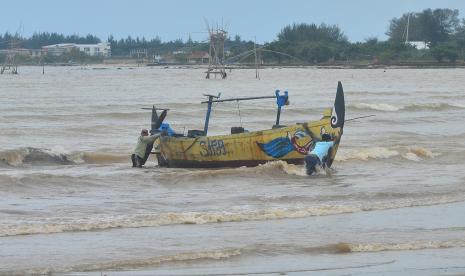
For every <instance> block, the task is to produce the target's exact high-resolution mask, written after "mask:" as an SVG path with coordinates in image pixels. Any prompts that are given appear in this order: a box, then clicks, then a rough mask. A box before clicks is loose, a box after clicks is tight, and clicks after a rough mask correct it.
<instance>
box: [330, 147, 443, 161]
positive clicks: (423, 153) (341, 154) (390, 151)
mask: <svg viewBox="0 0 465 276" xmlns="http://www.w3.org/2000/svg"><path fill="white" fill-rule="evenodd" d="M438 155H439V154H438V153H433V152H432V151H430V150H429V149H426V148H421V147H392V148H385V147H370V148H362V149H357V150H347V151H346V150H344V149H341V150H339V151H338V152H337V155H336V161H349V160H362V161H366V160H369V159H388V158H392V157H401V158H404V159H407V160H410V161H421V160H424V159H432V158H434V157H436V156H438Z"/></svg>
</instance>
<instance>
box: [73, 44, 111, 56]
mask: <svg viewBox="0 0 465 276" xmlns="http://www.w3.org/2000/svg"><path fill="white" fill-rule="evenodd" d="M74 45H75V46H76V48H78V49H79V51H80V52H84V53H86V54H87V55H89V56H103V57H109V56H111V46H110V43H108V42H103V43H98V44H74Z"/></svg>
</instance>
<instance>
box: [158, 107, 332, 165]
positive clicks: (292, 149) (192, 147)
mask: <svg viewBox="0 0 465 276" xmlns="http://www.w3.org/2000/svg"><path fill="white" fill-rule="evenodd" d="M331 114H332V109H331V108H329V109H327V110H325V112H324V114H323V117H322V118H321V119H320V120H318V121H312V122H307V123H305V124H295V125H292V126H287V127H282V128H275V129H269V130H263V131H254V132H244V133H239V134H231V135H218V136H201V137H196V138H189V137H170V136H163V137H161V138H160V140H159V142H158V145H156V148H157V150H158V153H157V157H158V161H159V165H160V166H166V167H181V168H218V167H241V166H257V165H260V164H264V163H266V162H270V161H276V160H283V161H286V162H288V163H291V164H302V163H303V162H304V157H305V156H306V155H307V153H308V151H309V150H311V148H312V146H313V142H314V141H313V140H312V137H311V135H309V130H310V131H311V132H312V133H313V134H314V135H316V136H317V137H321V134H323V133H328V134H330V135H332V136H334V137H337V136H339V135H340V133H341V132H340V128H333V127H332V125H331ZM337 147H338V145H335V147H334V149H333V151H332V152H331V155H332V156H331V158H332V159H333V158H334V156H335V155H336V152H337Z"/></svg>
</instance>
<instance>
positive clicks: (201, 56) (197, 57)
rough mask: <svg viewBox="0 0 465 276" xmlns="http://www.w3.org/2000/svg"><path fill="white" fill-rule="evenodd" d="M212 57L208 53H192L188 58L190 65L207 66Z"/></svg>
mask: <svg viewBox="0 0 465 276" xmlns="http://www.w3.org/2000/svg"><path fill="white" fill-rule="evenodd" d="M209 58H210V55H209V54H208V53H207V52H192V53H190V54H189V55H188V56H187V62H188V63H195V64H205V63H208V60H209Z"/></svg>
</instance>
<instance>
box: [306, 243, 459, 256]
mask: <svg viewBox="0 0 465 276" xmlns="http://www.w3.org/2000/svg"><path fill="white" fill-rule="evenodd" d="M453 247H465V240H446V241H422V240H420V241H409V242H392V243H348V242H340V243H335V244H327V245H322V246H315V247H303V248H302V249H301V251H304V252H305V253H312V254H343V253H351V252H381V251H408V250H423V249H439V248H453Z"/></svg>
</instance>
